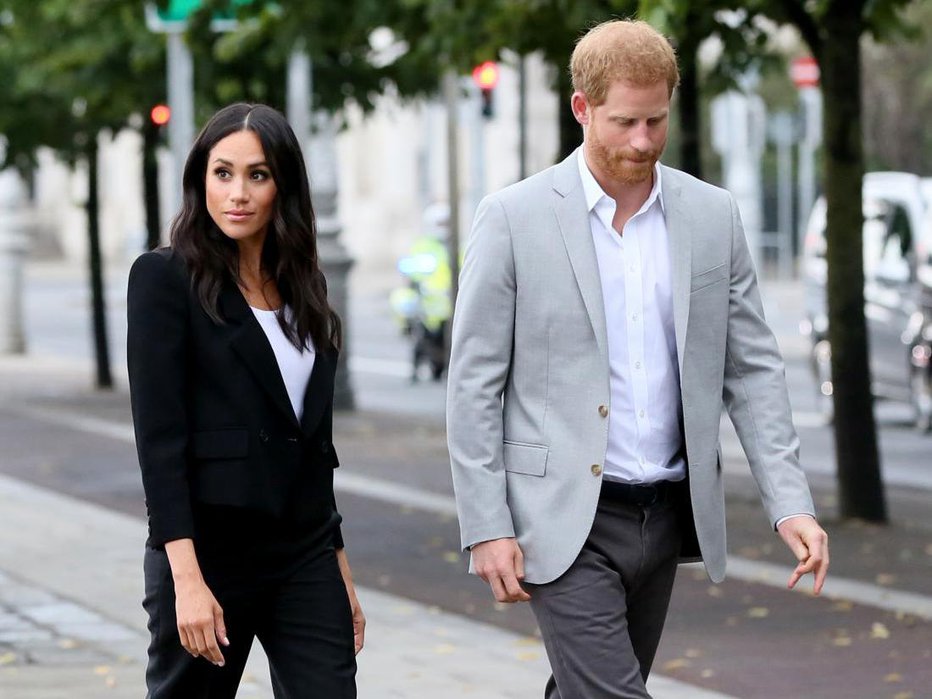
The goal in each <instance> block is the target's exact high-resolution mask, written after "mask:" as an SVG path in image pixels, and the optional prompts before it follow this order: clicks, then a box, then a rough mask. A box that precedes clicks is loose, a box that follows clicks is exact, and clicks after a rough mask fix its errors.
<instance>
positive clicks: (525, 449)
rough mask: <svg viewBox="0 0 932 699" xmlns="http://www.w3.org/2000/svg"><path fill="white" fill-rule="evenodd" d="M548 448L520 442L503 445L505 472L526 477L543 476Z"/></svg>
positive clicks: (545, 469)
mask: <svg viewBox="0 0 932 699" xmlns="http://www.w3.org/2000/svg"><path fill="white" fill-rule="evenodd" d="M549 452H550V449H549V448H548V447H545V446H543V445H541V444H523V443H521V442H507V441H506V442H505V443H504V454H503V456H504V459H505V470H506V471H508V472H509V473H523V474H524V475H526V476H543V475H544V474H545V473H546V472H547V455H548V453H549Z"/></svg>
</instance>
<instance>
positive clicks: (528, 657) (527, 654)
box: [517, 650, 540, 662]
mask: <svg viewBox="0 0 932 699" xmlns="http://www.w3.org/2000/svg"><path fill="white" fill-rule="evenodd" d="M517 657H518V660H523V661H525V662H532V661H534V660H537V659H538V658H540V653H535V652H534V651H530V650H526V651H524V652H522V653H518V656H517Z"/></svg>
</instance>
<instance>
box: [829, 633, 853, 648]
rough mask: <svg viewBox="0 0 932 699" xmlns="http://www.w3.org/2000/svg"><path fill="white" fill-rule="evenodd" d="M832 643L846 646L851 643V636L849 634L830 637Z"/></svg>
mask: <svg viewBox="0 0 932 699" xmlns="http://www.w3.org/2000/svg"><path fill="white" fill-rule="evenodd" d="M832 643H833V644H834V645H836V646H838V647H839V648H847V647H848V646H850V645H851V638H850V637H849V636H837V637H836V638H834V639H832Z"/></svg>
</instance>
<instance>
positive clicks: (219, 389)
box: [127, 104, 365, 699]
mask: <svg viewBox="0 0 932 699" xmlns="http://www.w3.org/2000/svg"><path fill="white" fill-rule="evenodd" d="M183 186H184V201H183V204H182V208H181V212H180V213H179V214H178V216H177V218H176V219H175V221H174V223H173V224H172V230H171V246H170V247H169V248H164V249H160V250H156V251H153V252H149V253H146V254H144V255H142V256H141V257H140V258H139V259H138V260H136V262H135V264H134V265H133V268H132V271H131V272H130V279H129V292H128V315H129V330H128V340H127V353H128V366H129V378H130V393H131V397H132V406H133V421H134V424H135V429H136V445H137V451H138V454H139V463H140V466H141V469H142V478H143V485H144V487H145V492H146V504H147V509H148V512H149V539H148V542H147V546H146V552H145V564H144V567H145V587H146V594H145V601H144V603H143V606H144V608H145V609H146V611H147V612H148V614H149V631H150V633H151V642H150V645H149V665H148V668H147V671H146V682H147V686H148V689H149V692H148V697H150V699H160V698H163V697H166V698H167V697H171V698H178V699H193V698H196V697H208V696H209V697H211V698H214V697H233V696H234V695H235V693H236V689H237V686H238V685H239V681H240V677H241V676H242V672H243V667H244V664H245V662H246V658H247V655H248V653H249V648H250V646H251V644H252V641H253V638H254V637H256V638H258V639H259V642H260V643H262V646H263V648H264V649H265V652H266V654H267V656H268V658H269V664H270V668H271V674H272V682H273V685H274V690H275V696H276V697H301V698H304V697H320V698H321V699H342V698H344V697H355V696H356V687H355V672H356V661H355V653H358V652H359V650H360V649H361V648H362V645H363V637H364V630H365V619H364V617H363V614H362V611H361V609H360V607H359V602H358V601H357V598H356V593H355V589H354V587H353V581H352V576H351V573H350V567H349V564H348V563H347V559H346V553H345V551H344V549H343V542H342V538H341V536H340V528H339V525H340V515H339V514H338V513H337V510H336V506H335V502H334V497H333V469H334V468H336V467H337V465H338V461H337V456H336V453H335V452H334V450H333V446H332V444H331V424H332V415H333V379H334V371H335V368H336V363H337V353H338V350H339V345H340V322H339V319H338V317H337V316H336V314H335V313H334V312H333V311H332V310H331V309H330V307H329V305H328V303H327V289H326V283H325V281H324V277H323V274H322V273H321V271H320V267H319V264H318V255H317V247H316V232H315V225H314V215H313V211H312V209H311V199H310V192H309V190H308V181H307V175H306V172H305V168H304V159H303V157H302V155H301V150H300V147H299V145H298V142H297V139H296V138H295V136H294V133H293V132H292V130H291V128H290V127H289V126H288V124H287V123H286V121H285V119H284V118H283V117H282V115H281V114H279V113H278V112H276V111H275V110H273V109H271V108H269V107H266V106H263V105H248V104H234V105H231V106H229V107H226V108H224V109H222V110H220V111H219V112H218V113H217V114H216V115H214V117H213V118H212V119H211V120H210V122H208V124H207V125H206V126H205V127H204V130H203V131H202V132H201V133H200V135H199V136H198V138H197V140H196V141H195V143H194V146H193V147H192V150H191V153H190V154H189V156H188V161H187V163H186V165H185V169H184V179H183Z"/></svg>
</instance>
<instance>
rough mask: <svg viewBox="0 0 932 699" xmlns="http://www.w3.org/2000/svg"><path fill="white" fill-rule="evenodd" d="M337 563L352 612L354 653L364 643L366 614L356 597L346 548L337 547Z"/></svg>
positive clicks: (357, 653)
mask: <svg viewBox="0 0 932 699" xmlns="http://www.w3.org/2000/svg"><path fill="white" fill-rule="evenodd" d="M337 564H338V565H339V566H340V575H342V576H343V584H344V585H346V596H347V597H348V598H349V603H350V610H351V611H352V612H353V646H354V648H355V650H356V655H359V651H361V650H362V647H363V645H365V643H366V615H365V614H363V613H362V605H360V604H359V598H358V597H356V586H355V585H353V573H352V571H351V570H350V566H349V560H347V558H346V549H337Z"/></svg>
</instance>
